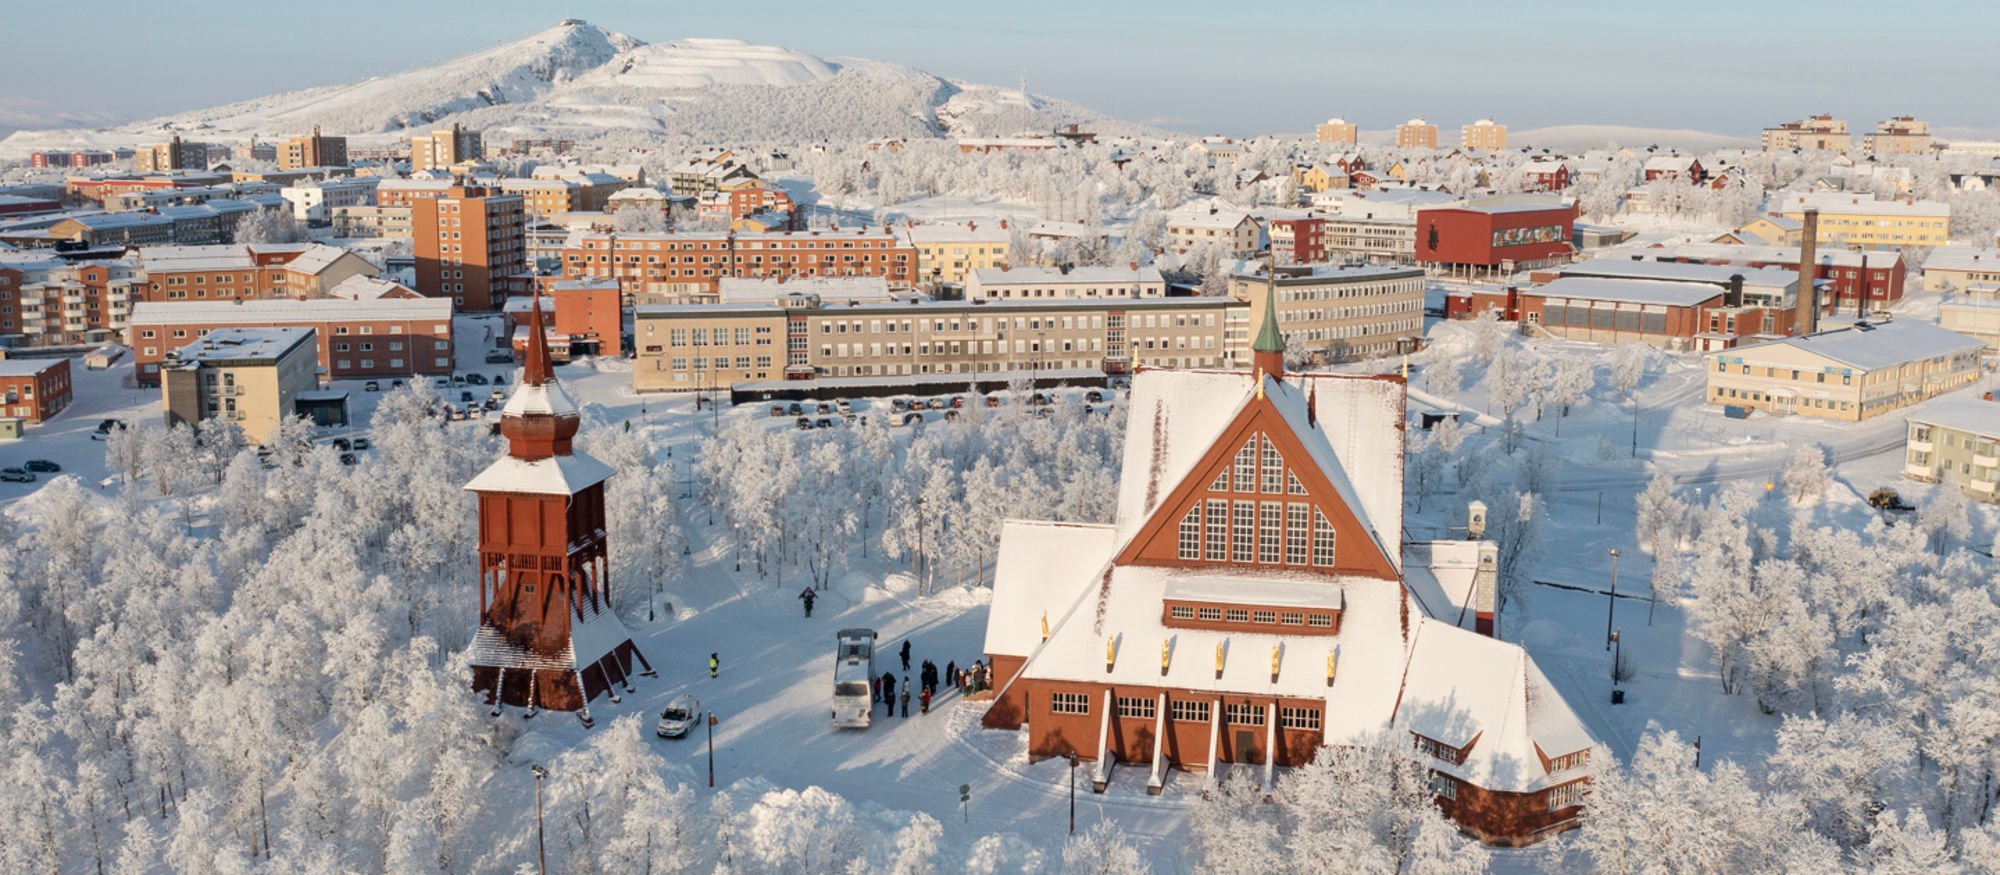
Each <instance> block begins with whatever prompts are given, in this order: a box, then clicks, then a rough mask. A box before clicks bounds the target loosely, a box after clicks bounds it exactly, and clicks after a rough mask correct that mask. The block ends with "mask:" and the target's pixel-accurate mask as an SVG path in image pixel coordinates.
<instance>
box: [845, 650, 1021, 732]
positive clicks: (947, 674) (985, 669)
mask: <svg viewBox="0 0 2000 875" xmlns="http://www.w3.org/2000/svg"><path fill="white" fill-rule="evenodd" d="M898 655H899V656H901V657H902V662H903V678H902V683H901V686H902V694H901V697H900V698H899V697H898V695H897V692H896V688H897V680H896V673H895V672H892V671H885V672H883V673H882V676H881V677H879V678H876V679H875V681H874V684H873V686H874V699H875V701H877V702H881V703H882V705H883V706H884V707H885V708H887V709H888V716H890V717H894V716H896V705H897V704H898V703H901V704H902V706H903V716H904V717H908V716H910V699H912V698H915V699H916V700H917V708H918V713H920V714H929V713H930V712H931V699H933V698H935V697H936V696H937V695H938V687H940V686H942V685H943V684H944V683H945V682H946V681H949V682H950V683H951V684H952V685H953V686H955V687H957V688H958V692H959V694H960V695H971V694H973V693H976V692H979V691H981V690H986V689H989V688H990V687H991V685H992V682H993V667H992V666H991V665H988V664H987V663H985V662H984V661H982V660H974V661H973V663H972V664H971V665H968V666H966V667H964V668H959V666H958V662H957V661H956V660H953V661H950V662H947V663H945V666H944V669H943V670H942V671H940V670H939V669H938V666H937V663H935V662H932V661H930V660H928V659H926V660H924V661H923V662H922V663H921V664H919V665H918V667H917V683H916V684H915V685H914V689H913V688H912V685H911V683H910V642H909V641H907V640H906V641H904V642H903V647H902V649H901V650H900V651H898Z"/></svg>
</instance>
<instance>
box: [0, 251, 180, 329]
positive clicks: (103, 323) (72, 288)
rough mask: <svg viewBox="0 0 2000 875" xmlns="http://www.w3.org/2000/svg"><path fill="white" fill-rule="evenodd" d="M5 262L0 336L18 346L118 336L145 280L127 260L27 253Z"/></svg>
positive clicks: (0, 271)
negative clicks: (74, 259) (72, 258)
mask: <svg viewBox="0 0 2000 875" xmlns="http://www.w3.org/2000/svg"><path fill="white" fill-rule="evenodd" d="M22 255H23V256H26V257H18V258H14V259H8V260H3V261H0V337H5V338H9V339H10V342H12V343H13V344H14V345H17V346H26V347H36V346H75V345H80V344H91V343H103V342H105V341H107V340H113V339H116V338H117V337H118V336H119V334H120V330H121V329H123V328H124V327H125V319H126V316H127V315H128V314H129V313H130V312H131V308H132V301H133V299H134V298H135V297H137V291H138V289H139V288H140V287H141V286H142V285H143V284H144V277H143V275H139V274H135V273H134V271H133V270H132V267H131V265H130V264H128V263H126V262H123V261H81V262H75V263H71V262H67V261H64V260H62V259H59V258H41V257H36V256H33V255H29V254H27V253H22Z"/></svg>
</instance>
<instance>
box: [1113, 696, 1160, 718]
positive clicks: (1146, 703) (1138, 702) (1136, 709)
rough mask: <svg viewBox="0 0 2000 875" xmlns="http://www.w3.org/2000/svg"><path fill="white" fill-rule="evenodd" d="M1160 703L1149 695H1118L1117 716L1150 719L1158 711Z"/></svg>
mask: <svg viewBox="0 0 2000 875" xmlns="http://www.w3.org/2000/svg"><path fill="white" fill-rule="evenodd" d="M1159 705H1160V703H1159V702H1158V701H1156V700H1154V699H1153V698H1151V697H1149V696H1119V697H1118V716H1120V717H1136V718H1138V719H1140V720H1151V719H1153V715H1155V714H1156V713H1158V708H1159Z"/></svg>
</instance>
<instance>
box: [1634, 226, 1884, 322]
mask: <svg viewBox="0 0 2000 875" xmlns="http://www.w3.org/2000/svg"><path fill="white" fill-rule="evenodd" d="M1643 251H1644V253H1645V256H1646V259H1647V260H1650V261H1669V262H1682V263H1687V264H1704V265H1712V266H1717V267H1732V266H1734V267H1749V268H1756V269H1766V268H1769V269H1774V270H1778V271H1784V272H1792V271H1796V270H1797V268H1798V264H1799V247H1798V246H1797V245H1791V246H1757V245H1743V246H1731V245H1726V244H1721V243H1683V244H1681V245H1679V246H1668V247H1665V248H1661V249H1647V250H1643ZM1813 260H1814V261H1817V262H1818V263H1819V265H1818V268H1817V270H1816V278H1817V280H1818V281H1819V300H1820V306H1821V307H1822V309H1825V310H1827V311H1829V312H1833V313H1840V312H1847V313H1854V314H1855V315H1856V316H1866V315H1868V313H1869V312H1872V311H1874V310H1880V309H1884V308H1887V307H1889V306H1891V305H1893V304H1895V303H1896V302H1898V301H1901V300H1902V299H1903V284H1904V279H1905V277H1906V276H1907V275H1908V273H1909V270H1908V267H1907V266H1906V265H1905V263H1904V260H1903V254H1902V253H1901V252H1895V251H1871V252H1862V251H1856V250H1852V249H1820V250H1817V251H1816V252H1815V253H1814V255H1813Z"/></svg>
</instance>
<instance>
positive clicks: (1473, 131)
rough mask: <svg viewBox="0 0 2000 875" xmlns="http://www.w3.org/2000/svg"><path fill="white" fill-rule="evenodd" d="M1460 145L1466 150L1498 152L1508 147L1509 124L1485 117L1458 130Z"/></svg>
mask: <svg viewBox="0 0 2000 875" xmlns="http://www.w3.org/2000/svg"><path fill="white" fill-rule="evenodd" d="M1458 145H1459V147H1460V148H1462V149H1466V150H1468V151H1469V150H1474V149H1476V150H1478V151H1481V152H1498V151H1500V150H1502V149H1505V148H1507V126H1506V125H1503V124H1500V123H1499V122H1496V121H1494V120H1492V119H1490V118H1483V119H1480V120H1478V121H1476V122H1473V123H1472V124H1469V125H1466V126H1465V127H1462V128H1459V130H1458Z"/></svg>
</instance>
